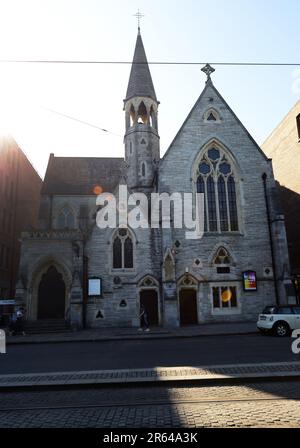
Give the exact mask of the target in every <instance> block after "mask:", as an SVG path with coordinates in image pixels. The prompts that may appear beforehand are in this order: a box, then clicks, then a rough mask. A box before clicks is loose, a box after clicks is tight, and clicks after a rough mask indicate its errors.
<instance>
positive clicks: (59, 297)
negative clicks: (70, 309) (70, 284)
mask: <svg viewBox="0 0 300 448" xmlns="http://www.w3.org/2000/svg"><path fill="white" fill-rule="evenodd" d="M65 294H66V287H65V283H64V281H63V278H62V275H61V274H60V273H59V272H58V271H57V269H56V268H55V267H54V266H50V268H49V269H48V271H47V272H46V273H45V274H44V275H43V277H42V280H41V282H40V285H39V292H38V319H64V317H65Z"/></svg>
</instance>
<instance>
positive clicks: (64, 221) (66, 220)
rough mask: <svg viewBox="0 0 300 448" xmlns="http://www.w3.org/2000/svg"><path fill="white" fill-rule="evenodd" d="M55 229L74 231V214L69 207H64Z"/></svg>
mask: <svg viewBox="0 0 300 448" xmlns="http://www.w3.org/2000/svg"><path fill="white" fill-rule="evenodd" d="M57 227H58V228H59V229H74V228H75V217H74V213H73V212H72V210H71V209H70V208H69V207H64V208H63V209H62V210H61V211H60V212H59V215H58V218H57Z"/></svg>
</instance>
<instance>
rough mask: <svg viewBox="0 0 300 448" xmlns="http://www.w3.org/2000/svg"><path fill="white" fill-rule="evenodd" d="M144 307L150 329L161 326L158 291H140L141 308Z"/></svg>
mask: <svg viewBox="0 0 300 448" xmlns="http://www.w3.org/2000/svg"><path fill="white" fill-rule="evenodd" d="M141 305H143V306H144V308H145V310H146V311H147V314H148V320H149V325H150V327H155V326H158V325H159V314H158V295H157V291H156V289H143V290H142V291H140V306H141Z"/></svg>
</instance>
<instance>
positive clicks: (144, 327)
mask: <svg viewBox="0 0 300 448" xmlns="http://www.w3.org/2000/svg"><path fill="white" fill-rule="evenodd" d="M140 325H141V326H140V328H139V331H147V332H148V331H150V328H149V318H148V313H147V310H146V308H145V307H144V305H143V304H141V307H140Z"/></svg>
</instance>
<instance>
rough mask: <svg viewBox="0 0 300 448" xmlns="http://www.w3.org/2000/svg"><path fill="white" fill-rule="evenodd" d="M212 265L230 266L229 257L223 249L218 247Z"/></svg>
mask: <svg viewBox="0 0 300 448" xmlns="http://www.w3.org/2000/svg"><path fill="white" fill-rule="evenodd" d="M213 263H214V264H215V265H230V264H231V257H230V255H229V252H228V251H227V250H226V249H225V247H220V248H219V249H218V251H217V253H216V256H215V258H214V261H213Z"/></svg>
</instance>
